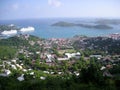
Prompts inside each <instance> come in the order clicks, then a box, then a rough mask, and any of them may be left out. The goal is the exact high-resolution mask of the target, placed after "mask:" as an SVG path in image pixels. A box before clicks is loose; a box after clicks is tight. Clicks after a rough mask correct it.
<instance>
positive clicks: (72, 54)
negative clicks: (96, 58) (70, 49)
mask: <svg viewBox="0 0 120 90" xmlns="http://www.w3.org/2000/svg"><path fill="white" fill-rule="evenodd" d="M65 55H66V56H67V58H69V59H70V58H76V59H79V58H80V55H81V54H80V52H77V53H65Z"/></svg>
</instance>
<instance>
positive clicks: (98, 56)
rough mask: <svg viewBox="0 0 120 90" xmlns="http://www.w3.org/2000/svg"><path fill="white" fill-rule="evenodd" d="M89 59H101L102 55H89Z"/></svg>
mask: <svg viewBox="0 0 120 90" xmlns="http://www.w3.org/2000/svg"><path fill="white" fill-rule="evenodd" d="M90 57H91V58H93V57H95V58H98V59H99V58H102V55H90Z"/></svg>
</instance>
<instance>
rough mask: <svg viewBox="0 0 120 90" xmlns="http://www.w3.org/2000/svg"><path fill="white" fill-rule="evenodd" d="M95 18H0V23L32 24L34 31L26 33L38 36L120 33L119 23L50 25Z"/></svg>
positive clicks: (23, 25)
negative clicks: (110, 25) (109, 26)
mask: <svg viewBox="0 0 120 90" xmlns="http://www.w3.org/2000/svg"><path fill="white" fill-rule="evenodd" d="M95 20H96V19H81V18H59V19H57V18H56V19H25V20H0V24H6V25H9V24H14V25H16V26H18V27H20V28H22V27H28V26H32V27H34V28H35V31H34V32H28V34H31V35H34V36H37V37H40V38H70V37H73V36H75V35H85V36H103V35H108V34H113V33H120V24H119V25H114V29H107V30H103V29H93V28H83V27H78V26H73V27H57V26H51V25H52V24H54V23H56V22H59V21H65V22H74V23H86V22H87V23H93V21H95Z"/></svg>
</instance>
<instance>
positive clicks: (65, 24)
mask: <svg viewBox="0 0 120 90" xmlns="http://www.w3.org/2000/svg"><path fill="white" fill-rule="evenodd" d="M52 26H58V27H73V26H79V27H83V28H91V29H113V27H112V26H110V25H107V24H95V25H91V24H81V23H80V24H76V23H70V22H64V21H60V22H57V23H54V24H52Z"/></svg>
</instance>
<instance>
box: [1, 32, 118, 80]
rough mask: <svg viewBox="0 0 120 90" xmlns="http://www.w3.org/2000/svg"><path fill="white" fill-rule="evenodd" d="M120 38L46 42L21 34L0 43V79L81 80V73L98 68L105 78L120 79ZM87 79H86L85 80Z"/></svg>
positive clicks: (78, 38) (108, 36)
mask: <svg viewBox="0 0 120 90" xmlns="http://www.w3.org/2000/svg"><path fill="white" fill-rule="evenodd" d="M119 47H120V34H117V33H116V34H111V35H107V36H99V37H87V36H81V35H80V36H79V35H76V36H74V37H72V38H66V39H65V38H60V39H57V38H51V39H43V38H38V37H35V36H32V35H29V34H19V35H16V36H14V37H10V38H7V39H1V40H0V77H7V78H8V77H14V78H15V79H16V80H18V81H19V82H22V81H27V80H31V79H38V80H46V79H47V78H49V77H60V78H61V79H65V80H69V79H70V78H71V77H72V76H75V77H76V78H77V77H81V73H82V69H85V68H86V69H88V68H89V67H90V65H91V64H94V65H95V66H97V69H98V71H100V72H102V77H109V78H113V77H118V76H119V73H120V71H119V68H120V67H119V64H120V48H119ZM84 78H86V77H84Z"/></svg>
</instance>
